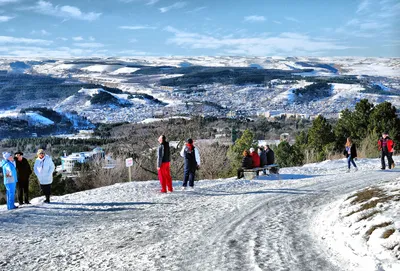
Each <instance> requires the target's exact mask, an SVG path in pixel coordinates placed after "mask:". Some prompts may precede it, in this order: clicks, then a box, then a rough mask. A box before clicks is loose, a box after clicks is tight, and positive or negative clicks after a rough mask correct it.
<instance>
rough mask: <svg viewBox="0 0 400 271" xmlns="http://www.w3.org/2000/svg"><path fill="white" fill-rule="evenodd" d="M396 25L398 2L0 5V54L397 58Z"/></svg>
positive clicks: (23, 1) (168, 0)
mask: <svg viewBox="0 0 400 271" xmlns="http://www.w3.org/2000/svg"><path fill="white" fill-rule="evenodd" d="M399 26H400V1H399V0H351V1H349V0H279V1H277V0H212V1H211V0H196V1H193V0H186V1H185V0H182V1H176V0H0V55H2V56H20V57H23V56H26V57H30V56H46V57H70V56H75V57H89V56H111V57H112V56H199V55H209V56H226V55H240V56H373V57H400V27H399Z"/></svg>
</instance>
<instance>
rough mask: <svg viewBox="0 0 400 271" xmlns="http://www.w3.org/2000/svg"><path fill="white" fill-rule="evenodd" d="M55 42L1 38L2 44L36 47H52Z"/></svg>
mask: <svg viewBox="0 0 400 271" xmlns="http://www.w3.org/2000/svg"><path fill="white" fill-rule="evenodd" d="M52 43H53V42H52V41H50V40H41V39H28V38H15V37H10V36H0V44H35V45H50V44H52Z"/></svg>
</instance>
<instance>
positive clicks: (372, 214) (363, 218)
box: [357, 210, 382, 222]
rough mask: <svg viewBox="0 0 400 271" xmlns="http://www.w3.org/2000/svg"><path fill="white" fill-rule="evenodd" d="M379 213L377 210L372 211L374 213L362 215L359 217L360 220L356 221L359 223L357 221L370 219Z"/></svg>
mask: <svg viewBox="0 0 400 271" xmlns="http://www.w3.org/2000/svg"><path fill="white" fill-rule="evenodd" d="M379 213H382V212H381V211H378V210H374V211H372V212H370V213H368V214H365V215H363V216H362V217H360V218H359V219H358V220H357V222H359V221H361V220H365V219H368V218H370V217H372V216H374V215H376V214H379Z"/></svg>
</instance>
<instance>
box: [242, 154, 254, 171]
mask: <svg viewBox="0 0 400 271" xmlns="http://www.w3.org/2000/svg"><path fill="white" fill-rule="evenodd" d="M242 168H253V159H252V158H251V156H244V157H243V159H242Z"/></svg>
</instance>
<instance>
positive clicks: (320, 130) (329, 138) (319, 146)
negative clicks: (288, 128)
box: [308, 115, 335, 161]
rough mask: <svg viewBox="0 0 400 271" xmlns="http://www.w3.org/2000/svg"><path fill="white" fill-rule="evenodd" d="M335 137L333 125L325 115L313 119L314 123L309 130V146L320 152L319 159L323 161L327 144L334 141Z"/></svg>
mask: <svg viewBox="0 0 400 271" xmlns="http://www.w3.org/2000/svg"><path fill="white" fill-rule="evenodd" d="M334 139H335V137H334V134H333V132H332V126H331V125H330V124H329V123H328V121H327V120H326V119H325V118H324V117H323V116H321V115H319V116H318V117H317V118H316V119H315V120H314V121H313V125H312V127H311V129H310V131H309V132H308V148H309V149H314V150H315V151H316V152H317V153H318V157H317V159H318V160H319V161H322V160H324V159H325V153H324V147H325V145H327V144H329V143H331V142H334Z"/></svg>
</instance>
